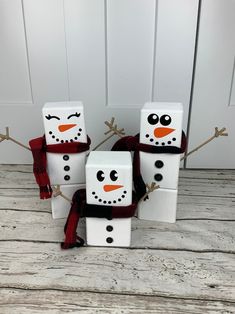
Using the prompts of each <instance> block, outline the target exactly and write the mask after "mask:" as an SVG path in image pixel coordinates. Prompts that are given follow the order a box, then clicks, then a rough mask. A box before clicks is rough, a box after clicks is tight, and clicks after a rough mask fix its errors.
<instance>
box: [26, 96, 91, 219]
mask: <svg viewBox="0 0 235 314" xmlns="http://www.w3.org/2000/svg"><path fill="white" fill-rule="evenodd" d="M42 115H43V122H44V129H45V136H44V137H41V138H37V139H33V140H31V141H30V142H29V145H30V148H31V151H32V153H33V158H34V174H35V177H36V181H37V183H38V185H39V187H40V197H41V198H42V199H45V198H50V197H51V195H52V189H51V185H59V186H60V190H61V192H62V193H63V194H65V195H66V196H67V197H68V198H71V197H72V195H73V194H74V192H75V191H76V190H78V189H79V188H81V187H82V186H84V183H85V163H86V158H87V154H88V152H89V145H90V139H89V137H88V136H87V135H86V129H85V120H84V108H83V104H82V103H81V102H79V101H72V102H50V103H46V104H45V105H44V107H43V109H42ZM51 207H52V216H53V218H64V217H67V215H68V212H69V209H70V204H69V202H67V201H66V200H65V199H63V198H62V197H53V198H52V199H51Z"/></svg>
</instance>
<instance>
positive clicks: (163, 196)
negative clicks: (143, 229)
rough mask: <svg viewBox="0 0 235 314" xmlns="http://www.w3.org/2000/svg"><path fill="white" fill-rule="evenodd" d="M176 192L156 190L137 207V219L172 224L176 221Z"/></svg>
mask: <svg viewBox="0 0 235 314" xmlns="http://www.w3.org/2000/svg"><path fill="white" fill-rule="evenodd" d="M176 209H177V190H170V189H158V190H156V191H154V192H152V193H150V194H149V199H147V200H146V201H143V202H141V203H140V204H139V206H138V218H139V219H144V220H154V221H162V222H171V223H174V222H175V220H176Z"/></svg>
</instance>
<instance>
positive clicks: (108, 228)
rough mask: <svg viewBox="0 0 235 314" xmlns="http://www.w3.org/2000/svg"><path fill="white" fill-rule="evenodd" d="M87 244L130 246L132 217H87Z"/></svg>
mask: <svg viewBox="0 0 235 314" xmlns="http://www.w3.org/2000/svg"><path fill="white" fill-rule="evenodd" d="M86 234H87V244H88V245H95V246H130V243H131V218H115V219H111V220H108V219H103V218H101V219H100V218H87V219H86Z"/></svg>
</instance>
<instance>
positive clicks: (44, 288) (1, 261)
mask: <svg viewBox="0 0 235 314" xmlns="http://www.w3.org/2000/svg"><path fill="white" fill-rule="evenodd" d="M0 215H1V216H0V221H1V223H0V228H1V233H0V256H1V258H0V313H1V314H2V313H10V314H11V313H65V312H71V313H78V312H79V313H110V314H111V313H112V314H113V313H235V171H234V170H233V171H229V170H228V171H221V170H218V171H215V170H209V171H205V170H203V171H202V170H197V171H196V170H192V171H189V170H187V171H181V178H180V185H179V201H178V214H177V217H178V220H177V223H176V224H164V223H156V222H147V221H138V220H137V219H133V232H132V247H131V249H119V248H118V249H117V248H116V249H113V248H95V247H93V248H92V247H83V248H80V249H73V250H68V251H62V250H61V249H60V245H59V243H60V241H61V240H62V239H63V226H64V220H52V218H51V215H50V204H49V201H40V200H39V199H38V190H37V187H36V185H35V183H34V178H33V175H32V172H31V166H7V165H2V166H0ZM81 229H83V232H84V222H82V223H81Z"/></svg>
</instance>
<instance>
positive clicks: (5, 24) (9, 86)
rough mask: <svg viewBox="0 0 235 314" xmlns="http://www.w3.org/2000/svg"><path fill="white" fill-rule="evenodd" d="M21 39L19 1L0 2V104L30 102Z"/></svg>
mask: <svg viewBox="0 0 235 314" xmlns="http://www.w3.org/2000/svg"><path fill="white" fill-rule="evenodd" d="M25 40H26V39H25V25H24V17H23V11H22V3H21V0H12V1H8V0H1V1H0V46H1V49H0V82H1V83H0V104H4V103H6V104H8V105H10V104H14V103H19V104H28V103H29V104H30V103H31V102H32V95H31V86H30V79H29V69H28V56H27V48H26V42H25ZM12 114H13V112H12Z"/></svg>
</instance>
